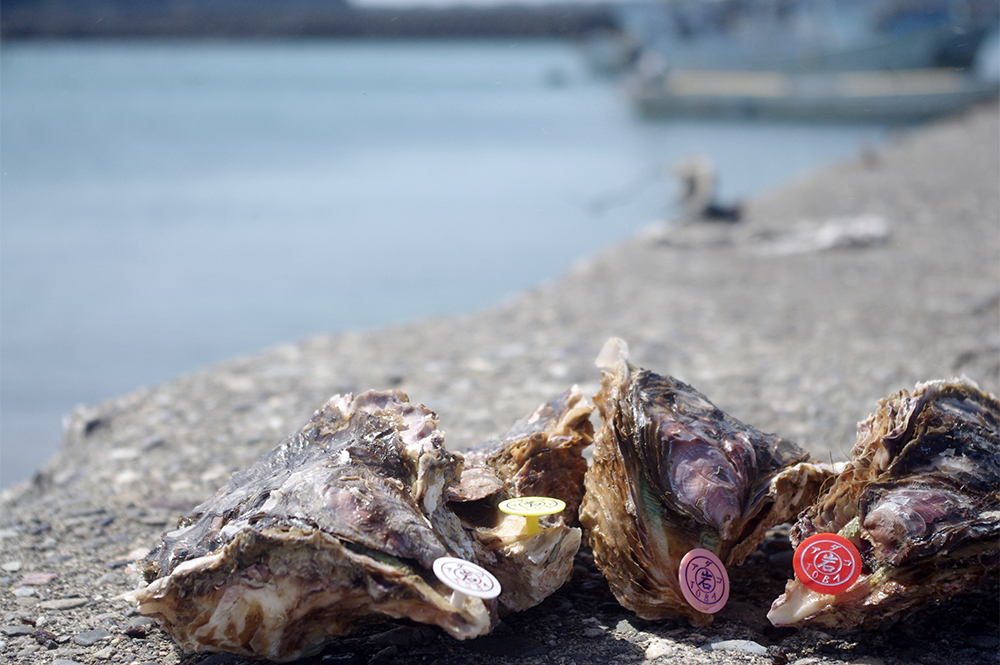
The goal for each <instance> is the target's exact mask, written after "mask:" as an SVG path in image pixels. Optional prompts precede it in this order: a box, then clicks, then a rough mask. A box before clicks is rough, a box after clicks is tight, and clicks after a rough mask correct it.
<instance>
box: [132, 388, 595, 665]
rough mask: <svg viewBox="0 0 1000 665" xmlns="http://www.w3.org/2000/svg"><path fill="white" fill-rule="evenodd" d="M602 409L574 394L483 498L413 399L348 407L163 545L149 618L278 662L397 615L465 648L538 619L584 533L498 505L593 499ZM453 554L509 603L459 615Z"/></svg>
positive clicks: (346, 400)
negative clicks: (593, 456)
mask: <svg viewBox="0 0 1000 665" xmlns="http://www.w3.org/2000/svg"><path fill="white" fill-rule="evenodd" d="M591 409H592V407H588V405H586V404H585V401H582V400H581V396H580V394H579V390H578V389H575V390H572V391H567V393H565V394H564V395H563V396H561V397H560V398H557V399H556V400H553V402H551V403H549V404H547V405H543V406H542V407H540V408H539V409H538V410H537V411H536V412H535V413H534V414H532V416H530V417H529V418H527V419H525V420H524V421H521V423H519V424H518V425H517V426H515V427H514V429H513V430H511V434H509V435H508V436H507V437H505V438H504V440H503V441H501V442H499V443H497V444H495V445H490V446H487V447H486V448H484V449H483V450H482V451H480V452H478V453H473V454H471V455H470V464H469V470H470V471H471V475H469V474H466V475H468V478H470V479H472V478H477V477H478V478H486V479H488V478H492V481H491V482H492V483H493V485H495V487H494V490H493V492H491V493H490V494H489V495H481V496H480V495H478V494H477V496H475V497H472V496H470V495H467V494H463V493H462V492H461V491H459V492H457V493H456V491H455V488H456V487H457V486H458V481H459V479H460V477H465V476H464V475H463V466H464V460H463V457H462V455H460V454H457V453H449V452H447V451H446V450H445V448H444V437H443V434H442V433H441V432H440V431H439V430H438V429H437V416H436V415H435V414H434V412H433V411H430V410H429V409H427V408H425V407H424V406H422V405H419V404H410V403H409V402H408V400H407V397H406V396H405V395H404V394H403V393H400V392H398V391H389V392H374V391H369V392H367V393H364V394H362V395H359V396H358V397H356V398H355V397H354V396H353V395H345V396H336V397H334V398H332V399H331V400H330V401H329V402H328V403H327V404H326V405H324V406H323V408H322V409H320V410H319V411H317V412H316V414H315V415H314V416H313V418H312V419H311V420H310V421H309V422H308V423H307V424H306V425H305V426H304V427H303V428H302V429H301V430H300V431H299V432H298V433H297V434H295V435H294V436H292V437H290V438H288V439H286V440H285V441H283V442H282V443H281V444H280V445H279V446H278V447H277V448H275V449H274V450H272V451H271V452H270V453H268V454H267V455H265V456H264V457H263V458H261V459H260V460H259V461H257V462H256V463H255V464H254V465H253V466H251V467H250V468H249V469H247V470H245V471H242V472H239V473H236V474H234V475H233V477H232V478H231V479H230V481H229V482H228V483H227V484H226V485H225V486H224V487H223V488H222V489H220V490H219V491H218V493H217V494H216V495H215V496H214V497H213V498H211V499H209V500H208V501H206V502H205V503H203V504H202V505H200V506H198V507H197V508H195V510H194V512H193V513H192V514H191V515H190V516H188V517H186V518H184V519H182V520H181V522H180V524H178V527H177V528H176V529H174V530H172V531H169V532H167V533H165V534H164V535H163V543H162V545H161V546H160V547H159V548H158V549H156V550H155V551H153V552H151V553H150V554H149V555H148V556H147V557H146V558H145V559H144V560H142V561H141V562H139V566H138V567H139V569H140V571H141V572H142V573H143V575H144V576H145V579H146V582H147V584H146V585H145V586H144V587H142V588H140V589H139V590H138V591H137V592H136V593H135V601H136V603H137V607H138V611H139V612H140V613H141V614H146V615H151V616H153V617H155V618H156V619H157V620H158V621H159V623H160V624H161V626H162V627H163V628H164V630H165V631H166V632H168V633H169V634H170V635H171V636H172V637H173V638H174V639H175V640H176V641H177V642H178V644H179V645H180V646H181V647H182V648H184V649H186V650H192V651H225V652H232V653H238V654H244V655H250V656H260V657H265V658H268V659H271V660H275V661H288V660H294V659H296V658H300V657H302V656H306V655H309V654H312V653H316V652H318V651H319V650H321V649H322V648H323V646H324V644H326V643H327V642H329V641H330V640H331V639H333V638H334V637H336V636H340V635H345V634H348V633H349V632H351V631H352V630H353V629H355V628H356V627H357V626H358V625H360V624H363V623H366V622H373V621H378V620H384V619H392V618H409V619H412V620H414V621H418V622H422V623H428V624H435V625H437V626H440V627H441V628H442V629H444V630H445V631H446V632H448V633H449V634H451V635H452V636H454V637H456V638H458V639H466V638H472V637H476V636H479V635H484V634H486V633H489V632H490V631H491V630H492V628H493V626H494V625H495V623H496V621H497V612H498V609H504V610H505V611H514V610H519V609H526V608H527V607H531V606H532V605H534V604H536V603H538V602H540V601H541V600H542V599H543V598H545V596H547V595H548V594H549V593H551V592H552V591H554V590H555V589H556V588H558V586H559V585H561V584H562V583H563V582H564V581H565V580H566V579H567V578H568V576H569V574H570V572H571V571H572V562H573V557H574V555H575V554H576V550H577V548H578V547H579V543H580V530H579V529H573V528H570V527H569V526H567V525H566V524H563V523H561V522H559V521H558V520H557V521H556V523H555V525H554V526H553V527H552V528H548V529H544V530H542V531H541V532H540V533H539V534H535V535H533V536H530V537H525V536H523V535H522V534H521V533H520V529H519V527H520V525H516V520H517V519H519V518H513V517H509V518H501V516H500V514H499V513H498V512H497V511H496V506H495V504H493V505H492V506H491V505H490V501H492V498H491V497H495V496H506V495H508V494H510V495H514V496H517V495H518V494H517V492H519V491H520V490H522V489H524V490H528V491H540V490H543V489H547V490H551V491H553V492H558V493H559V494H560V495H561V496H563V497H566V498H567V499H569V500H572V498H573V497H574V496H576V497H577V498H576V501H577V503H579V496H580V495H581V494H582V475H583V472H582V470H581V469H580V464H581V463H582V464H583V466H584V468H585V466H586V463H585V462H584V461H583V458H582V456H581V454H580V451H581V450H582V447H583V446H585V445H587V444H589V442H590V438H591V434H592V432H593V429H592V427H591V426H590V423H589V421H587V416H588V415H589V413H590V410H591ZM542 466H544V467H545V468H546V470H549V469H551V470H552V472H553V473H552V474H551V475H549V474H546V475H544V476H543V475H542V474H540V473H539V470H540V468H541V467H542ZM559 478H563V479H564V482H563V481H557V480H556V479H559ZM553 481H555V482H556V484H557V485H559V487H556V486H554V485H552V484H551V483H552V482H553ZM560 483H562V484H560ZM574 483H575V486H574ZM463 486H464V485H463ZM463 507H464V508H466V510H465V511H462V512H463V515H464V518H465V519H464V521H463V519H461V518H460V517H459V516H458V515H457V514H456V512H455V510H456V509H459V510H461V509H462V508H463ZM490 511H492V513H494V514H493V515H492V517H490V515H489V513H490ZM467 513H468V514H467ZM470 514H471V515H474V516H475V519H472V518H471V517H470ZM515 526H517V527H518V528H515ZM444 556H451V557H458V558H461V559H465V560H468V561H471V562H473V563H477V564H479V565H480V566H483V567H484V568H487V569H489V570H491V571H495V574H496V576H497V577H498V578H499V579H500V582H501V586H502V588H503V593H502V594H501V596H500V600H499V603H500V604H499V605H498V601H496V600H491V601H483V600H480V599H478V598H475V597H468V598H466V599H465V600H464V602H463V603H462V604H461V607H455V606H453V605H452V604H451V602H450V600H449V599H450V597H451V590H450V589H449V588H447V587H446V586H445V585H444V584H443V583H441V582H439V581H438V580H437V579H436V577H435V576H434V574H433V572H432V570H433V564H434V561H435V560H437V559H439V558H440V557H444ZM525 585H531V588H523V587H524V586H525ZM508 597H509V598H508Z"/></svg>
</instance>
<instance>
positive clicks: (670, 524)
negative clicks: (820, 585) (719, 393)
mask: <svg viewBox="0 0 1000 665" xmlns="http://www.w3.org/2000/svg"><path fill="white" fill-rule="evenodd" d="M597 364H598V366H600V367H604V368H606V371H605V372H604V380H603V384H602V386H601V390H600V392H599V393H598V394H597V396H596V397H595V398H594V402H595V403H596V404H597V408H598V409H599V411H600V414H601V417H602V418H603V421H604V422H603V425H602V426H601V429H600V431H599V432H598V434H597V436H596V438H595V442H594V459H593V463H592V465H591V468H590V470H589V472H588V473H587V478H586V495H585V496H584V501H583V506H582V508H581V512H580V522H581V524H583V526H584V529H585V530H586V531H587V534H588V538H589V542H590V545H591V547H592V548H593V551H594V561H595V563H596V564H597V566H598V568H599V569H600V570H601V572H603V573H604V576H605V577H606V578H607V579H608V582H609V583H610V586H611V590H612V592H613V593H614V594H615V597H616V598H617V599H618V601H619V602H620V603H621V604H622V605H624V606H625V607H627V608H629V609H631V610H633V611H634V612H635V613H636V614H638V615H639V616H640V617H643V618H646V619H663V618H680V617H683V618H687V619H688V620H689V621H690V622H691V623H692V624H694V625H706V624H708V623H710V622H711V621H712V616H711V615H710V614H705V613H703V612H701V611H699V610H696V609H695V608H694V607H692V606H691V605H690V604H689V603H688V602H687V601H685V599H684V596H683V595H682V592H681V589H680V582H679V580H678V569H679V565H680V562H681V559H682V558H683V557H684V555H685V554H687V553H688V552H689V551H690V550H692V549H695V548H703V549H707V550H709V551H711V552H713V553H715V554H716V555H717V556H718V557H719V558H720V559H721V560H722V562H723V563H724V564H725V565H727V566H729V565H736V564H739V563H741V562H742V561H743V559H745V558H746V556H747V555H748V554H750V553H751V552H752V551H753V550H754V549H755V548H756V546H757V545H758V544H759V543H760V541H761V540H762V539H763V538H764V534H765V531H766V530H767V529H768V528H769V527H771V526H773V525H774V524H777V523H779V522H783V521H787V520H789V519H791V518H792V517H794V516H795V515H796V514H798V512H799V511H801V510H802V509H803V508H804V507H805V506H807V505H809V504H810V503H811V502H812V500H813V499H814V497H815V495H816V494H817V493H818V491H819V487H820V485H821V483H822V482H823V481H824V480H825V479H826V478H828V477H829V475H830V473H832V471H831V469H830V468H829V467H826V466H825V465H812V464H808V463H805V462H804V460H805V458H806V453H805V452H804V451H803V450H801V449H800V448H799V447H798V446H797V445H795V444H794V443H792V442H790V441H786V440H784V439H781V438H779V437H777V436H774V435H772V434H763V433H761V432H758V431H757V430H755V429H754V428H752V427H749V426H747V425H744V424H743V423H741V422H739V421H738V420H736V419H735V418H732V417H730V416H728V415H726V414H725V413H723V412H722V411H720V410H719V409H718V408H716V407H715V406H714V405H713V404H712V403H711V402H710V401H708V399H707V398H706V397H705V396H704V395H702V394H701V393H699V392H698V391H696V390H695V389H694V388H692V387H690V386H688V385H686V384H684V383H681V382H680V381H678V380H676V379H674V378H672V377H668V376H659V375H657V374H653V373H652V372H649V371H646V370H643V369H638V368H635V367H633V366H631V365H630V364H629V362H628V349H627V346H626V345H625V343H624V342H623V341H621V340H619V339H611V340H609V341H608V343H607V344H606V345H605V347H604V349H603V350H602V351H601V354H600V356H599V357H598V360H597Z"/></svg>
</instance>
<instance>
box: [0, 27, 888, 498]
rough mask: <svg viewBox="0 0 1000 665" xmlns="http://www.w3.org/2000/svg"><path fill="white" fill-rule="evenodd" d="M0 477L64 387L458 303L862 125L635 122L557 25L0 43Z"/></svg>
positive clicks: (80, 389)
mask: <svg viewBox="0 0 1000 665" xmlns="http://www.w3.org/2000/svg"><path fill="white" fill-rule="evenodd" d="M0 86H2V89H0V93H2V103H0V171H2V176H0V188H2V189H0V485H3V486H8V485H10V484H11V483H13V482H16V481H19V480H22V479H24V478H27V477H29V476H30V474H31V473H32V472H33V471H34V470H35V469H36V468H37V467H39V466H40V465H41V464H42V463H43V462H44V460H45V459H46V458H48V457H49V456H51V455H52V454H53V453H54V452H55V450H56V449H57V447H58V444H59V441H60V438H61V420H62V416H63V415H64V414H66V413H68V412H70V411H71V410H72V409H73V408H74V407H75V406H76V405H78V404H81V403H94V402H96V401H99V400H102V399H105V398H109V397H113V396H115V395H117V394H120V393H123V392H127V391H129V390H132V389H134V388H137V387H139V386H142V385H153V384H157V383H160V382H163V381H167V380H169V379H170V378H172V377H174V376H177V375H179V374H181V373H184V372H188V371H192V370H195V369H198V368H200V367H203V366H206V365H209V364H211V363H215V362H218V361H222V360H225V359H227V358H231V357H234V356H237V355H240V354H246V353H251V352H254V351H256V350H260V349H263V348H265V347H268V346H272V345H277V344H280V343H285V342H293V341H295V340H298V339H301V338H304V337H307V336H310V335H317V334H327V333H336V332H340V331H345V330H351V329H359V328H371V327H377V326H385V325H388V324H392V323H397V322H404V321H410V320H415V319H419V318H422V317H428V316H435V315H443V314H449V313H456V312H472V311H476V310H479V309H483V308H486V307H489V306H491V305H495V304H497V303H499V302H500V301H502V300H504V299H505V298H509V297H511V296H512V295H514V294H516V293H518V292H520V291H522V290H524V289H527V288H530V287H532V286H533V285H536V284H538V283H539V282H540V281H543V280H548V279H552V278H554V277H556V276H557V275H558V274H559V273H560V272H561V271H563V270H564V269H565V268H567V267H568V266H569V265H570V264H572V263H573V262H574V261H577V260H579V259H581V258H583V257H585V256H587V255H589V254H593V253H594V252H596V251H598V250H600V249H601V248H602V247H604V246H606V245H608V244H609V243H612V242H615V241H617V240H621V239H624V238H627V237H629V236H631V235H634V234H635V233H637V232H638V231H639V230H640V229H641V228H642V227H644V226H645V225H647V224H649V223H650V222H653V221H655V220H661V219H664V218H665V217H669V216H670V215H671V214H672V212H673V206H674V202H675V200H676V197H677V194H678V188H677V186H676V183H675V182H674V181H673V180H671V178H670V177H668V175H667V172H668V171H669V168H670V166H671V165H672V164H674V163H676V162H677V161H679V160H680V159H682V158H684V157H685V156H687V155H688V154H690V153H692V152H695V151H699V152H701V153H703V154H705V155H706V156H708V157H709V159H710V160H711V161H712V162H713V163H714V164H715V166H716V168H717V169H718V173H719V185H720V189H719V197H720V199H721V200H722V201H724V202H725V201H735V200H737V199H740V198H742V197H746V196H748V195H752V194H755V193H758V192H761V191H763V190H765V189H767V188H769V187H773V186H776V185H778V184H780V183H782V182H785V181H787V180H789V179H791V178H793V177H797V176H800V175H802V174H804V173H806V172H808V171H810V170H813V169H817V168H820V167H821V166H823V165H825V164H828V163H831V162H833V161H836V160H841V159H845V158H850V157H852V156H854V155H856V154H857V153H858V151H859V150H860V149H862V147H864V146H866V145H874V144H877V143H879V142H880V141H882V140H883V139H884V138H885V136H886V132H887V129H886V128H885V127H882V126H876V125H856V124H855V125H830V124H791V125H789V124H777V123H765V122H735V121H734V122H721V121H697V120H685V121H661V122H650V121H644V120H642V119H640V118H638V117H637V116H636V115H635V113H634V112H633V110H632V109H631V108H630V107H629V104H628V102H627V99H626V98H625V96H624V95H623V94H622V92H621V90H620V86H619V83H617V82H616V81H614V80H611V79H602V78H597V77H594V76H591V75H590V74H589V73H588V71H587V69H586V66H585V63H584V62H583V59H582V56H581V55H580V54H579V53H578V52H577V51H576V50H575V48H574V47H573V45H572V44H570V43H568V42H559V41H553V42H545V41H543V42H539V41H530V40H529V41H524V40H514V39H510V40H497V41H385V42H377V41H358V42H345V41H304V42H292V41H288V42H281V41H273V42H211V41H198V42H172V41H151V42H143V41H121V42H64V43H60V42H55V43H49V42H13V43H7V44H4V46H3V48H2V49H0Z"/></svg>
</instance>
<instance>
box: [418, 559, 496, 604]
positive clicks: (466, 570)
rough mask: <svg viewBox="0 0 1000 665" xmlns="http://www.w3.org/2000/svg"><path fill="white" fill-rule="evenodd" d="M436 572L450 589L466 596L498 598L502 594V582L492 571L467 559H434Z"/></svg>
mask: <svg viewBox="0 0 1000 665" xmlns="http://www.w3.org/2000/svg"><path fill="white" fill-rule="evenodd" d="M434 574H435V575H437V577H438V579H439V580H441V581H442V582H444V583H445V584H446V585H447V586H448V587H449V588H450V589H452V590H454V591H457V592H459V593H460V594H463V595H465V596H474V597H476V598H483V599H489V598H496V597H497V596H499V595H500V582H499V581H498V580H497V578H495V577H493V575H492V574H490V571H488V570H486V569H484V568H480V567H479V566H477V565H476V564H474V563H471V562H469V561H466V560H465V559H456V558H455V557H450V556H443V557H441V558H439V559H435V560H434Z"/></svg>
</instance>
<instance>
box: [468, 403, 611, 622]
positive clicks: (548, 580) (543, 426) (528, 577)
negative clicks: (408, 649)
mask: <svg viewBox="0 0 1000 665" xmlns="http://www.w3.org/2000/svg"><path fill="white" fill-rule="evenodd" d="M593 410H594V407H593V405H592V404H590V402H589V401H588V400H587V399H586V398H585V397H584V396H583V393H582V392H581V391H580V389H579V388H578V387H577V386H573V387H572V388H571V389H569V390H567V391H565V392H564V393H562V394H561V395H559V396H558V397H556V398H555V399H553V400H552V401H550V402H547V403H545V404H542V405H541V406H539V407H538V408H537V409H535V410H534V411H533V412H532V413H531V414H529V415H527V416H525V417H524V418H522V419H521V420H519V421H518V422H517V423H516V424H515V425H514V426H513V427H512V428H511V429H510V431H509V432H507V434H506V435H504V436H503V437H502V438H501V439H500V440H498V441H490V442H487V443H485V444H483V445H481V446H479V447H478V448H477V449H475V450H473V451H470V452H467V453H465V455H464V456H465V467H464V469H463V471H462V477H461V481H460V483H459V484H458V485H456V486H453V487H450V488H449V489H448V498H449V506H450V507H451V508H453V509H454V510H455V512H456V513H457V514H458V515H459V516H460V517H461V518H462V521H463V523H465V524H466V525H467V526H470V527H471V528H472V529H473V536H474V538H475V539H476V540H477V541H478V542H480V543H482V544H483V545H484V547H485V548H486V549H487V550H488V551H489V553H490V554H481V555H480V560H479V563H480V565H481V566H483V567H484V568H486V569H487V570H489V571H490V572H491V573H493V575H495V576H496V577H497V579H498V580H500V584H501V586H502V587H503V588H504V593H503V594H502V595H501V596H500V598H499V599H498V600H499V602H500V611H501V613H506V612H517V611H521V610H525V609H528V608H529V607H533V606H535V605H537V604H538V603H540V602H541V601H542V600H544V599H545V598H546V597H548V596H549V595H550V594H552V592H554V591H555V590H556V589H558V588H559V587H560V586H562V585H563V583H564V582H565V581H566V580H567V579H569V576H570V574H571V573H572V571H573V559H574V557H575V556H576V552H577V550H579V548H580V541H581V536H582V532H581V530H580V529H579V528H574V527H573V524H574V523H575V522H576V515H577V511H578V509H579V506H580V502H581V501H582V499H583V479H584V476H585V475H586V472H587V460H586V459H584V457H583V450H584V448H586V447H587V446H589V445H590V444H591V442H592V441H593V437H594V427H593V425H592V424H591V422H590V414H591V412H592V411H593ZM520 496H548V497H554V498H556V499H561V500H563V501H565V502H566V509H565V510H564V511H563V512H562V513H558V514H556V515H552V516H550V517H549V518H547V520H546V522H547V524H546V525H545V528H542V529H541V530H540V531H539V532H538V533H535V534H530V535H529V534H528V533H527V532H526V530H525V528H524V527H525V520H524V518H523V517H518V516H514V515H505V514H503V513H501V512H500V511H499V510H498V509H497V504H499V503H500V502H501V501H503V500H504V499H509V498H513V497H520ZM491 555H492V556H491ZM539 564H542V565H539Z"/></svg>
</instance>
